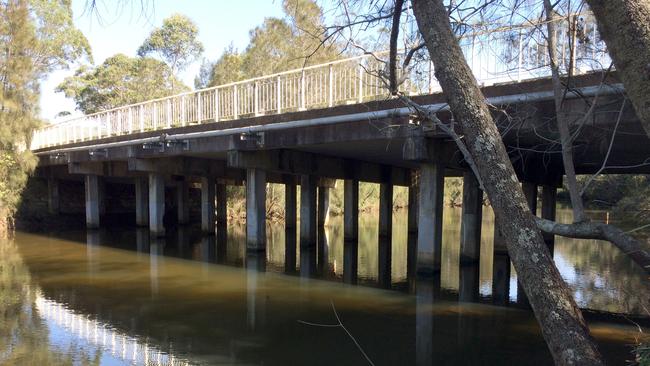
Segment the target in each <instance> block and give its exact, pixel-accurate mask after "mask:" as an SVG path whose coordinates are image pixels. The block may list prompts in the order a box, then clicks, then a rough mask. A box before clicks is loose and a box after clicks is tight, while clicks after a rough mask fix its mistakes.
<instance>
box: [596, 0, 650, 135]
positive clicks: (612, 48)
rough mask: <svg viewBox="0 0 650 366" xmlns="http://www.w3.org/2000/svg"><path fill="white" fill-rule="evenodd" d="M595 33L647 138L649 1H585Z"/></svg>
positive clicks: (649, 118)
mask: <svg viewBox="0 0 650 366" xmlns="http://www.w3.org/2000/svg"><path fill="white" fill-rule="evenodd" d="M587 3H588V4H589V7H590V8H591V11H593V13H594V15H595V16H596V21H597V22H598V31H599V32H600V35H601V37H602V38H603V40H604V41H605V43H606V44H607V49H608V51H609V55H610V56H611V57H612V60H613V61H614V65H615V66H616V71H617V72H618V74H619V75H620V77H621V80H622V81H623V85H624V86H625V92H626V93H627V95H628V97H629V98H630V100H631V101H632V105H633V106H634V110H635V111H636V114H637V116H638V117H639V120H640V121H641V125H643V128H644V129H645V132H646V134H647V135H648V137H650V2H648V1H647V0H587Z"/></svg>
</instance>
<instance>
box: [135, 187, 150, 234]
mask: <svg viewBox="0 0 650 366" xmlns="http://www.w3.org/2000/svg"><path fill="white" fill-rule="evenodd" d="M135 224H136V225H137V226H148V225H149V183H148V182H147V179H146V178H139V177H138V178H135Z"/></svg>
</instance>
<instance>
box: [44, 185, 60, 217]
mask: <svg viewBox="0 0 650 366" xmlns="http://www.w3.org/2000/svg"><path fill="white" fill-rule="evenodd" d="M47 211H48V212H49V213H50V214H51V215H58V214H59V212H60V211H61V198H60V193H59V180H58V179H56V178H48V179H47Z"/></svg>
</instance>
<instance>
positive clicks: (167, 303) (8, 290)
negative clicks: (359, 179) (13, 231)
mask: <svg viewBox="0 0 650 366" xmlns="http://www.w3.org/2000/svg"><path fill="white" fill-rule="evenodd" d="M486 211H488V212H485V214H484V222H483V231H482V248H481V262H480V264H479V265H478V266H477V265H474V266H471V265H470V266H462V267H460V266H459V265H458V262H459V261H458V256H459V253H458V242H459V228H460V224H459V221H458V220H459V218H460V210H456V209H447V210H446V211H445V216H444V229H445V230H444V232H443V239H444V243H443V253H442V271H441V273H440V275H439V276H437V277H435V278H432V279H426V280H424V281H420V282H418V283H417V284H415V285H408V279H409V276H408V270H407V250H406V248H407V242H408V240H407V231H406V212H405V211H398V212H396V213H395V215H394V217H393V237H392V248H391V253H390V257H391V258H392V261H391V263H390V277H389V278H390V281H389V284H390V285H391V286H392V287H393V288H396V289H401V290H408V289H409V288H412V289H415V290H417V292H415V293H413V295H409V294H406V293H400V292H398V291H385V290H380V289H376V288H372V287H373V286H378V285H379V282H380V280H381V277H382V276H380V268H381V267H382V266H381V265H380V262H379V257H380V256H379V254H378V253H379V252H378V250H379V247H380V246H379V236H378V230H377V221H378V220H377V218H376V217H375V216H376V215H362V216H361V222H360V228H359V243H358V247H357V246H356V245H354V244H353V243H345V242H344V240H343V230H342V218H341V217H332V218H331V220H330V225H329V226H327V227H326V228H325V230H322V231H319V233H318V238H319V240H318V242H317V245H316V246H314V247H312V248H297V247H296V244H297V241H296V238H297V235H296V234H297V233H296V230H295V229H293V230H285V228H284V227H283V225H281V224H279V225H278V224H269V226H268V230H267V233H268V238H267V241H268V250H267V253H266V255H264V253H260V254H255V255H246V253H245V250H244V248H245V241H244V238H245V231H244V230H243V227H242V226H241V225H230V226H229V227H228V228H227V229H226V228H218V229H217V235H216V236H201V235H200V234H197V231H196V230H193V229H191V228H190V227H180V228H177V229H171V228H170V230H168V236H167V238H166V239H165V238H162V239H155V240H154V239H153V238H150V236H149V234H148V231H147V230H143V229H124V230H119V231H117V230H113V231H88V232H85V231H84V232H65V233H59V234H58V235H60V236H61V237H65V238H67V240H63V239H54V238H48V237H43V236H38V235H31V234H24V233H18V234H17V237H16V239H15V242H7V241H2V242H0V281H1V282H0V285H1V287H0V300H2V301H0V314H1V315H2V319H1V320H2V321H0V337H1V339H2V340H10V341H9V342H8V343H9V344H2V343H0V363H7V364H17V363H18V364H25V363H27V364H48V365H49V364H54V365H56V364H71V363H76V364H147V362H148V363H149V364H151V363H154V361H156V360H157V361H159V362H160V363H161V364H171V363H172V362H173V363H182V362H187V363H190V364H265V365H286V364H361V363H363V362H365V361H364V360H363V358H361V356H360V354H359V351H358V348H357V347H356V346H355V345H354V344H352V343H351V342H350V339H349V337H347V336H346V335H345V334H343V333H342V332H341V329H340V328H336V329H329V328H318V327H305V326H304V325H301V323H299V321H300V320H307V321H310V322H314V323H319V324H328V323H331V321H332V310H331V305H330V304H331V303H333V304H335V306H336V309H337V311H338V314H339V315H340V317H341V321H342V322H343V324H345V327H346V328H347V329H349V330H350V332H351V333H352V334H353V335H354V337H355V338H356V339H357V340H358V341H359V343H360V345H361V347H362V348H363V349H364V351H365V352H366V353H367V354H368V355H369V357H370V358H371V359H372V360H373V361H374V362H375V364H377V365H380V364H387V365H388V364H418V365H431V364H451V365H454V364H458V365H462V364H467V363H475V364H479V363H482V364H530V363H539V364H547V363H550V362H552V360H551V358H550V355H549V354H548V351H547V349H546V346H545V344H544V341H543V339H542V336H541V334H540V332H539V328H538V326H537V324H536V321H535V319H534V317H533V316H532V314H531V313H530V312H529V311H522V310H519V309H515V308H512V307H495V306H488V305H484V304H477V303H474V304H472V303H462V302H456V301H451V302H450V301H445V300H443V298H444V299H450V298H452V299H456V296H457V298H458V299H459V300H461V301H469V302H474V301H477V300H478V301H483V302H491V298H492V297H495V298H497V297H500V299H502V300H503V301H504V302H505V301H507V300H508V299H509V300H514V299H515V298H516V294H517V290H516V277H515V276H516V274H515V273H514V271H512V270H511V268H510V266H509V265H507V266H502V267H503V268H501V269H500V270H502V271H503V276H502V277H500V278H501V282H500V283H501V284H502V285H503V287H505V289H503V290H500V293H499V294H497V293H495V294H492V272H493V269H492V266H493V263H494V265H495V268H497V269H498V268H499V265H498V264H499V263H500V258H499V257H498V256H497V257H495V256H493V253H492V246H493V235H494V233H493V216H492V215H491V213H490V212H489V210H486ZM567 215H570V213H567V212H566V211H562V210H560V211H559V212H558V217H560V219H561V220H563V221H567V220H569V219H570V217H568V216H567ZM84 246H85V248H84ZM285 248H288V249H289V250H288V251H285ZM297 258H299V260H297ZM351 258H358V261H354V260H351ZM296 261H298V263H296ZM555 261H556V263H557V265H558V267H559V269H560V272H561V273H562V275H563V276H564V278H565V279H566V280H567V282H568V283H569V284H570V286H571V287H572V288H573V290H574V295H575V297H576V299H577V300H578V303H579V304H580V305H581V306H583V307H589V308H595V309H600V310H606V311H616V312H629V313H638V312H640V311H641V310H640V309H641V308H642V306H641V305H642V302H643V301H647V299H648V298H650V296H648V294H646V293H643V292H642V290H641V289H643V288H644V287H643V286H642V284H641V282H640V281H642V279H643V278H644V277H643V274H642V273H640V271H639V270H638V269H636V266H635V265H634V263H631V261H629V260H628V259H627V258H626V257H624V256H622V255H620V254H619V253H618V250H617V249H616V248H613V247H612V246H611V245H609V244H608V243H602V242H596V241H577V240H570V239H564V238H561V239H558V240H557V241H556V247H555ZM218 263H225V264H228V265H220V264H218ZM296 264H298V266H296ZM236 266H240V267H244V268H236ZM297 267H299V269H298V271H299V276H297V275H291V276H287V275H285V274H280V273H278V272H287V273H296V268H297ZM357 270H358V271H357ZM357 272H358V274H357V275H355V273H357ZM383 275H384V276H385V272H384V274H383ZM313 277H317V278H318V280H312V278H313ZM322 278H325V279H329V281H321V280H320V279H322ZM344 278H345V282H350V283H354V282H356V281H358V282H359V283H361V284H364V285H371V286H348V285H344V284H339V283H337V282H338V281H343V280H344ZM413 283H414V282H413ZM508 287H510V288H509V290H508V289H507V288H508ZM450 291H451V293H452V295H451V296H450ZM486 297H487V298H486ZM590 326H591V328H592V331H593V334H594V336H595V337H596V339H597V340H598V341H599V343H600V346H601V350H602V351H603V353H604V354H605V356H606V357H607V358H608V361H609V362H610V363H617V364H620V363H623V361H624V360H627V359H629V357H630V354H629V347H628V345H629V344H632V343H634V342H635V337H636V336H637V335H638V333H637V330H636V329H635V328H633V327H628V326H622V325H617V324H611V323H609V324H604V323H595V322H592V323H591V324H590ZM113 339H114V341H113ZM4 343H7V342H4ZM172 355H173V356H172ZM147 360H148V361H147Z"/></svg>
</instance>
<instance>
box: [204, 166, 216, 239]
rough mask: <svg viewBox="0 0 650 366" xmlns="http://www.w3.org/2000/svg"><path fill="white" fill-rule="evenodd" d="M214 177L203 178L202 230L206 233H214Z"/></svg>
mask: <svg viewBox="0 0 650 366" xmlns="http://www.w3.org/2000/svg"><path fill="white" fill-rule="evenodd" d="M214 185H215V180H214V177H202V178H201V230H202V231H203V233H205V234H214V224H215V218H214V197H215V192H214V188H215V186H214Z"/></svg>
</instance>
